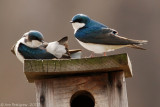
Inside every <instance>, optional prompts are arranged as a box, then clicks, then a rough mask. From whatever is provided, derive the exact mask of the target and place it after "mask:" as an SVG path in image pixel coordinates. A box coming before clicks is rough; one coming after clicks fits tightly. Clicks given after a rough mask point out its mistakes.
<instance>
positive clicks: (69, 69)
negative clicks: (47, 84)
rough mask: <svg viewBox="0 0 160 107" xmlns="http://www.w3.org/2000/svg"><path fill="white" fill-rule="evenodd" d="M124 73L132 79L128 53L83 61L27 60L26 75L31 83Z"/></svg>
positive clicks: (25, 63)
mask: <svg viewBox="0 0 160 107" xmlns="http://www.w3.org/2000/svg"><path fill="white" fill-rule="evenodd" d="M115 71H124V73H125V77H132V67H131V63H130V60H129V57H128V55H127V54H126V53H124V54H119V55H111V56H102V57H94V58H81V59H53V60H25V61H24V73H25V75H26V77H27V79H28V81H29V82H34V80H39V79H46V78H48V79H49V78H53V77H59V76H68V75H80V74H87V75H88V74H93V73H102V72H115Z"/></svg>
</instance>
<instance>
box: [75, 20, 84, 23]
mask: <svg viewBox="0 0 160 107" xmlns="http://www.w3.org/2000/svg"><path fill="white" fill-rule="evenodd" d="M74 22H78V23H82V19H76V20H75V21H74Z"/></svg>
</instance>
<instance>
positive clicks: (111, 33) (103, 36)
mask: <svg viewBox="0 0 160 107" xmlns="http://www.w3.org/2000/svg"><path fill="white" fill-rule="evenodd" d="M83 35H84V36H83V37H79V38H78V39H79V40H80V41H82V42H85V43H95V44H104V45H138V44H143V43H144V42H147V41H145V40H133V39H128V38H125V37H122V36H118V32H117V31H116V30H114V29H110V28H96V27H94V28H90V29H88V30H86V31H85V32H84V31H83Z"/></svg>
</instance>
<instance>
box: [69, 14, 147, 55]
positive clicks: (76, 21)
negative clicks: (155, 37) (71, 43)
mask: <svg viewBox="0 0 160 107" xmlns="http://www.w3.org/2000/svg"><path fill="white" fill-rule="evenodd" d="M70 22H71V23H72V26H73V29H74V35H75V37H76V40H77V41H78V42H79V43H80V45H82V46H83V47H84V48H86V49H87V50H89V51H92V52H94V53H97V54H101V53H104V55H106V52H109V51H114V50H116V49H119V48H123V47H131V48H137V49H142V50H145V49H144V48H142V47H140V46H139V45H142V44H144V43H146V42H148V41H147V40H134V39H128V38H125V37H122V36H119V35H118V32H117V31H116V30H114V29H111V28H109V27H107V26H106V25H104V24H102V23H100V22H97V21H95V20H93V19H91V18H89V17H88V16H87V15H84V14H77V15H75V16H74V17H73V18H72V20H71V21H70Z"/></svg>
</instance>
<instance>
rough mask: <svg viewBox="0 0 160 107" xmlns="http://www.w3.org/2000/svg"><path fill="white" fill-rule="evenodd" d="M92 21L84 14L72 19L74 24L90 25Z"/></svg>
mask: <svg viewBox="0 0 160 107" xmlns="http://www.w3.org/2000/svg"><path fill="white" fill-rule="evenodd" d="M89 21H90V18H89V17H88V16H87V15H84V14H77V15H75V16H74V17H73V18H72V21H71V22H72V23H76V22H78V23H85V24H86V23H88V22H89Z"/></svg>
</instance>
